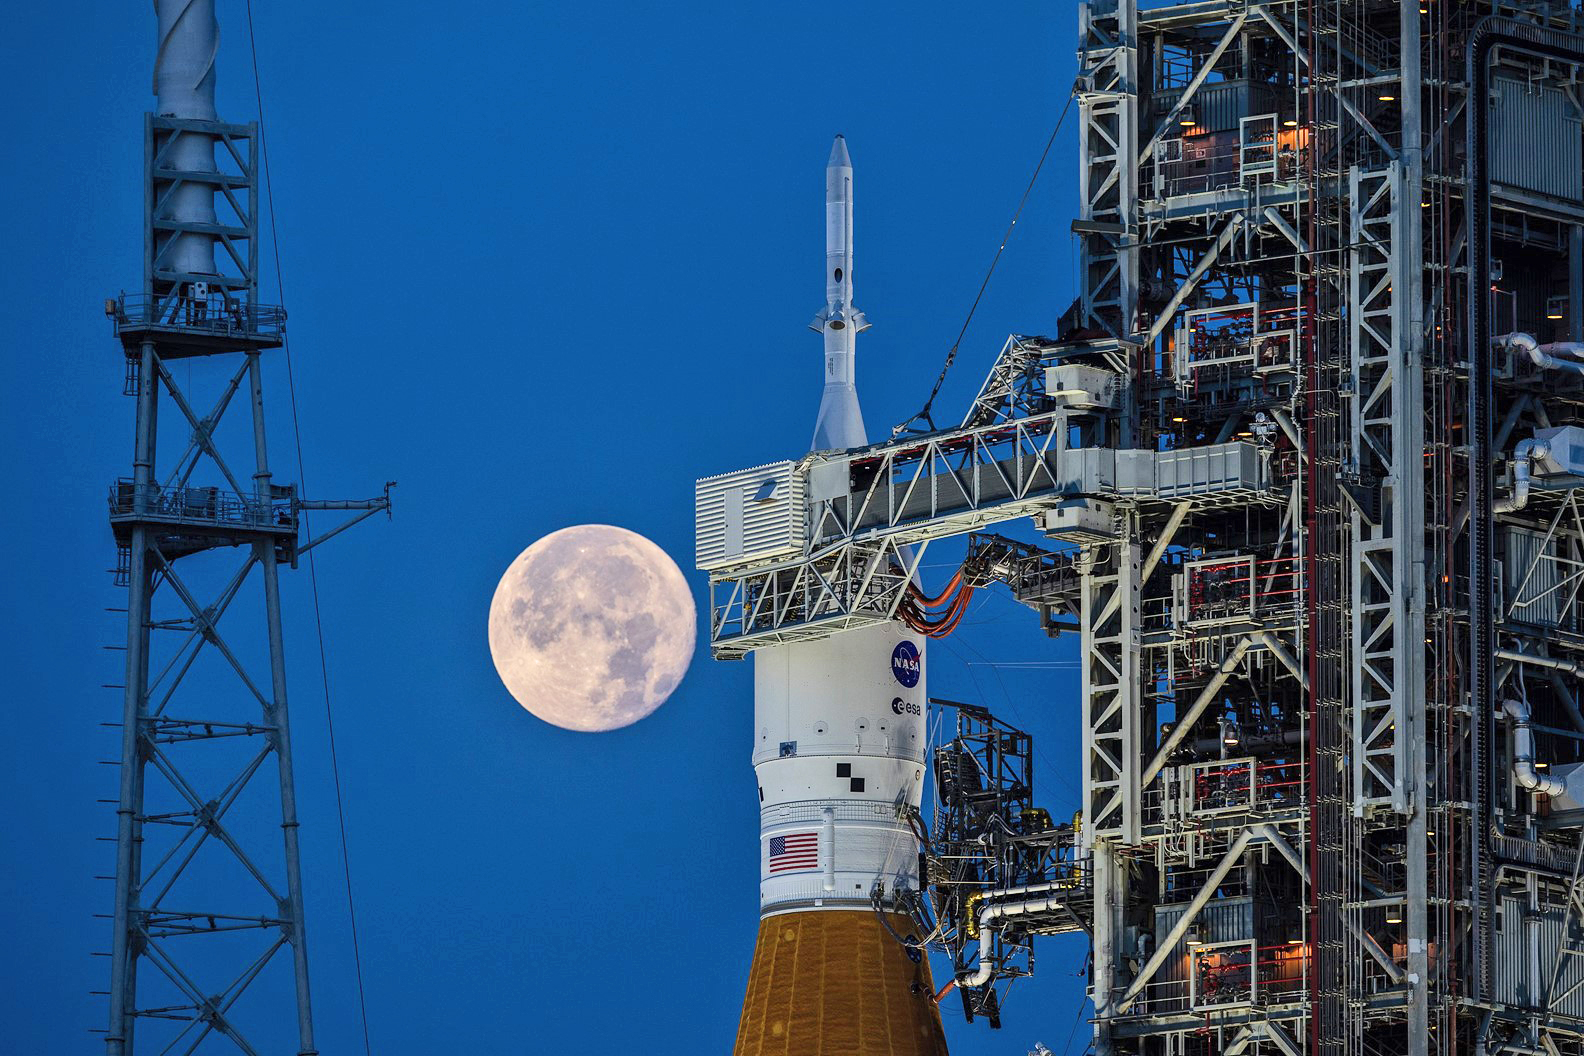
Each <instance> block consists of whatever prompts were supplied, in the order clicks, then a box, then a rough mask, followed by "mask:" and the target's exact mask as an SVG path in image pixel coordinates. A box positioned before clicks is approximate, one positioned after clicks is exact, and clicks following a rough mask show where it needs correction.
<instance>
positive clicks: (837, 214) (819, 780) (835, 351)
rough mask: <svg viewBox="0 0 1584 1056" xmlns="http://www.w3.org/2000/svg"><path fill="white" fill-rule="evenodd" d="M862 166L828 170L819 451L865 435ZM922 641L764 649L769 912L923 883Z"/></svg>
mask: <svg viewBox="0 0 1584 1056" xmlns="http://www.w3.org/2000/svg"><path fill="white" fill-rule="evenodd" d="M852 266H853V169H852V160H851V158H850V157H849V156H848V154H847V144H846V141H845V140H843V139H842V137H841V136H837V137H836V142H835V145H834V146H833V147H832V148H831V155H830V161H829V163H828V165H827V166H826V169H825V307H824V309H823V310H821V312H820V313H819V315H817V316H815V318H814V322H813V324H812V326H813V328H814V329H816V330H819V331H820V333H821V335H822V336H823V338H824V344H825V387H824V392H823V394H822V396H821V399H820V410H819V418H818V420H817V424H816V426H815V430H814V444H813V447H814V450H826V449H846V448H853V447H861V446H863V445H864V444H865V443H867V438H866V436H865V432H864V424H863V414H862V412H861V411H860V409H859V406H858V389H857V384H856V375H855V373H854V366H855V363H854V351H855V347H856V341H855V338H856V336H857V334H858V332H859V331H860V330H863V329H865V328H867V327H868V325H869V324H868V321H867V320H866V319H865V318H864V316H863V313H862V312H859V311H858V310H857V309H856V308H855V307H854V306H853V267H852ZM927 699H928V698H927V695H926V688H925V678H924V639H923V638H922V637H921V636H919V635H917V634H913V633H912V632H910V631H909V630H908V629H907V628H906V627H904V626H903V625H902V624H900V623H886V624H879V625H875V626H870V627H864V628H859V629H857V630H851V631H844V632H842V633H839V634H835V635H832V636H830V637H827V638H822V639H818V640H814V641H807V642H794V643H790V644H786V645H777V646H770V647H766V648H762V649H759V650H757V651H756V652H755V654H754V728H755V735H756V736H755V744H754V755H753V761H754V770H755V772H756V773H757V775H758V778H759V796H760V804H761V840H760V844H761V848H760V867H761V873H760V876H761V882H760V907H761V910H762V912H763V913H765V914H766V915H769V914H772V913H780V912H791V911H799V910H806V909H815V908H818V909H854V908H859V907H863V908H867V907H868V906H869V905H870V892H871V890H872V889H873V888H874V886H875V885H876V884H877V883H878V884H880V885H881V887H882V891H883V897H884V901H885V902H886V903H890V901H891V897H892V894H893V892H895V891H896V890H897V888H898V887H902V886H905V887H908V888H911V889H915V890H916V889H917V887H918V841H917V838H916V837H915V835H914V833H913V829H912V827H911V825H910V824H909V820H908V817H907V813H908V811H907V808H908V807H912V808H914V809H916V808H917V807H918V806H919V803H920V800H921V797H922V794H923V784H924V778H925V771H926V762H925V752H926V740H927V738H926V731H925V722H924V720H925V713H926V710H927V709H926V707H925V702H926V700H927Z"/></svg>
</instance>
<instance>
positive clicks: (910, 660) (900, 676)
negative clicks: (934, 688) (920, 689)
mask: <svg viewBox="0 0 1584 1056" xmlns="http://www.w3.org/2000/svg"><path fill="white" fill-rule="evenodd" d="M891 674H892V675H894V676H896V680H897V681H898V682H900V683H902V684H903V685H904V686H906V687H907V688H908V689H912V688H913V687H914V686H916V685H918V680H919V651H918V646H916V645H914V644H913V643H912V642H898V643H897V646H896V648H895V649H893V650H891Z"/></svg>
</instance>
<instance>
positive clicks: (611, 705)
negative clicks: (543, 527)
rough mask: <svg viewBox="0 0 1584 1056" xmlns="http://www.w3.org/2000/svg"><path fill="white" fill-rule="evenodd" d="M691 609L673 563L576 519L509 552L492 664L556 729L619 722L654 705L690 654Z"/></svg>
mask: <svg viewBox="0 0 1584 1056" xmlns="http://www.w3.org/2000/svg"><path fill="white" fill-rule="evenodd" d="M696 619H697V611H696V610H695V608H694V607H693V594H692V592H690V591H689V590H688V586H687V580H685V579H684V578H683V577H682V570H681V569H679V568H677V566H676V562H675V561H672V560H671V558H670V557H669V556H668V555H667V554H666V552H665V551H664V550H661V549H660V548H659V547H658V546H656V545H655V544H654V543H651V542H650V541H649V540H647V539H645V538H644V537H643V536H641V535H638V534H637V533H635V532H629V531H628V530H627V529H625V528H616V527H614V526H612V525H608V524H582V525H577V526H576V527H573V528H563V529H562V530H561V531H559V532H552V533H551V534H550V535H547V536H545V537H544V538H543V539H541V540H539V541H538V542H537V543H534V544H533V545H532V546H530V547H529V548H528V549H526V550H524V551H523V552H522V553H520V554H518V555H517V559H516V560H515V561H513V562H512V563H511V565H510V567H508V568H507V569H506V574H505V575H503V576H501V581H500V585H499V586H497V587H496V588H495V598H494V600H493V601H491V602H490V613H489V646H490V656H491V657H493V658H494V660H495V670H496V671H497V672H498V673H499V674H500V678H501V681H502V682H504V683H505V684H506V688H507V689H508V690H510V691H511V695H512V696H513V697H515V698H516V700H517V703H519V704H521V705H522V706H523V707H524V708H527V709H528V710H529V711H530V712H532V713H533V714H535V715H537V716H539V718H541V719H543V720H545V721H546V722H549V723H553V724H555V725H557V726H560V727H562V728H563V729H568V730H578V731H581V732H585V733H597V732H600V731H603V730H615V729H620V728H621V727H623V726H627V725H630V724H632V723H634V722H637V721H638V720H639V719H641V718H643V717H644V716H646V715H648V714H650V713H651V712H653V711H654V710H655V709H656V708H658V707H659V706H660V705H661V704H664V703H665V701H666V698H667V697H669V696H670V695H671V692H672V691H673V690H675V689H676V687H677V684H678V683H679V682H681V681H682V676H683V675H684V674H686V673H687V669H688V663H689V662H690V661H691V660H692V659H693V644H694V639H695V636H696V629H695V623H696Z"/></svg>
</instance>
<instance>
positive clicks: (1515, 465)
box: [1491, 364, 1584, 513]
mask: <svg viewBox="0 0 1584 1056" xmlns="http://www.w3.org/2000/svg"><path fill="white" fill-rule="evenodd" d="M1581 366H1584V364H1581ZM1550 453H1551V445H1550V444H1549V443H1548V442H1546V441H1544V440H1537V439H1535V438H1534V437H1530V438H1529V439H1527V440H1520V441H1519V442H1518V446H1517V447H1515V448H1514V449H1513V460H1512V478H1513V489H1512V494H1511V495H1509V496H1507V497H1506V498H1505V499H1499V500H1497V501H1496V502H1495V503H1493V504H1492V505H1491V512H1492V513H1512V512H1514V511H1516V510H1521V509H1523V508H1524V507H1525V506H1527V505H1528V504H1529V482H1530V479H1531V478H1532V477H1533V475H1534V466H1533V463H1534V462H1536V461H1538V460H1539V459H1542V458H1544V457H1546V456H1547V455H1549V454H1550Z"/></svg>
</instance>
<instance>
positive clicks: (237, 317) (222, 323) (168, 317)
mask: <svg viewBox="0 0 1584 1056" xmlns="http://www.w3.org/2000/svg"><path fill="white" fill-rule="evenodd" d="M105 314H106V315H108V316H110V318H111V319H112V320H113V321H114V322H115V328H116V334H117V335H120V334H121V332H122V331H123V330H142V329H145V328H149V327H157V328H159V329H169V330H184V331H192V332H194V333H201V334H212V335H216V336H222V337H239V338H262V339H268V340H278V339H279V338H280V337H281V335H282V334H283V333H285V330H286V309H285V308H282V307H281V306H280V305H276V304H248V303H247V302H246V301H244V300H241V299H240V298H237V297H234V296H228V295H226V294H224V293H221V292H219V291H216V292H212V293H207V294H198V295H192V294H170V295H167V296H162V297H152V296H148V295H146V294H125V293H123V294H122V295H121V296H119V297H117V298H115V299H114V300H111V301H107V302H105Z"/></svg>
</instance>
